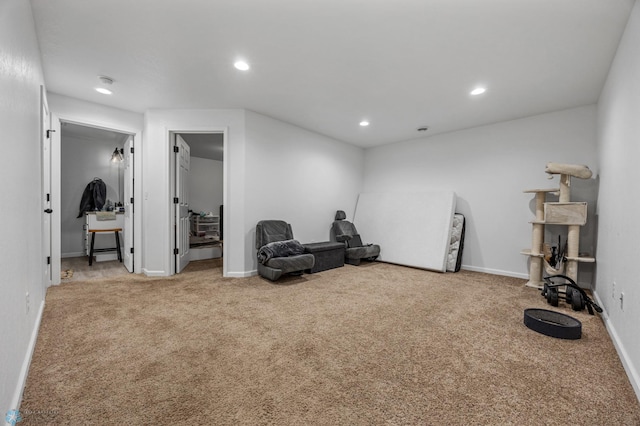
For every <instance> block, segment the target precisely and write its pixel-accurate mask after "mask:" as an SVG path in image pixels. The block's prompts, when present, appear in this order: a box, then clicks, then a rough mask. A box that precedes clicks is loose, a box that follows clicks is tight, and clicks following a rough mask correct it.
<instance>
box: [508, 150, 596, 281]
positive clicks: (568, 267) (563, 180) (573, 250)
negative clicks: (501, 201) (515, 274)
mask: <svg viewBox="0 0 640 426" xmlns="http://www.w3.org/2000/svg"><path fill="white" fill-rule="evenodd" d="M545 172H546V173H548V174H550V175H556V174H559V175H560V187H559V188H553V189H528V190H525V191H524V192H525V193H535V194H536V218H535V220H533V221H532V222H531V224H532V227H533V232H532V239H531V249H525V250H523V251H522V252H521V253H522V254H524V255H526V256H529V257H530V258H531V261H530V264H529V281H528V282H527V284H526V285H527V286H529V287H535V288H542V287H543V284H544V283H543V280H542V274H543V270H545V269H546V270H547V271H548V272H549V271H555V273H557V274H561V273H563V272H564V275H566V276H568V277H569V278H571V279H572V280H573V281H575V282H577V280H578V263H579V262H595V258H593V257H588V256H580V253H579V247H580V227H581V226H583V225H585V224H586V223H587V203H585V202H572V201H571V178H572V177H576V178H580V179H589V178H591V176H592V173H591V170H589V168H588V167H587V166H583V165H577V164H560V163H548V164H547V166H546V168H545ZM549 193H551V194H554V195H558V201H557V202H547V201H546V196H547V194H549ZM545 225H566V226H567V227H568V236H567V251H566V254H565V256H564V259H562V260H563V261H564V264H563V268H564V271H563V270H562V269H558V270H554V269H553V268H552V267H551V266H550V265H549V264H548V263H547V262H546V261H545V258H544V251H543V245H544V230H545ZM558 250H560V247H558Z"/></svg>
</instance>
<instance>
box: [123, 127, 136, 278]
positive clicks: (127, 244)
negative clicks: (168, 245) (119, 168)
mask: <svg viewBox="0 0 640 426" xmlns="http://www.w3.org/2000/svg"><path fill="white" fill-rule="evenodd" d="M123 156H124V161H123V164H124V177H123V181H124V188H123V190H124V200H123V203H124V244H123V246H124V247H123V251H124V253H123V256H122V261H123V263H124V267H125V268H127V271H129V272H133V234H134V231H135V230H134V228H133V212H134V204H133V201H134V196H133V176H134V170H133V164H134V163H133V136H129V139H127V142H125V144H124V152H123Z"/></svg>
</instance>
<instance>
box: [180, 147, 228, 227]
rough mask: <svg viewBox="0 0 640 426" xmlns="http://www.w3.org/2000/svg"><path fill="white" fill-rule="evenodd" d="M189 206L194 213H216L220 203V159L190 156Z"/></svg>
mask: <svg viewBox="0 0 640 426" xmlns="http://www.w3.org/2000/svg"><path fill="white" fill-rule="evenodd" d="M190 165H191V169H190V170H189V208H190V209H191V210H193V211H194V212H195V213H200V212H213V214H214V215H218V214H219V212H220V206H221V205H222V195H223V189H224V187H223V183H224V181H223V178H224V170H223V163H222V161H216V160H210V159H208V158H199V157H191V164H190Z"/></svg>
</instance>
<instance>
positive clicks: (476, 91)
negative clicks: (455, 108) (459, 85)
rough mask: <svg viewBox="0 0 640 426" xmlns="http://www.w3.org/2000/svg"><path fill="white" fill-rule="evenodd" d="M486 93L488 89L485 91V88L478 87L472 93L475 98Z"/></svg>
mask: <svg viewBox="0 0 640 426" xmlns="http://www.w3.org/2000/svg"><path fill="white" fill-rule="evenodd" d="M486 91H487V89H485V88H484V87H477V88H475V89H473V90H472V91H471V94H472V95H473V96H477V95H482V94H483V93H484V92H486Z"/></svg>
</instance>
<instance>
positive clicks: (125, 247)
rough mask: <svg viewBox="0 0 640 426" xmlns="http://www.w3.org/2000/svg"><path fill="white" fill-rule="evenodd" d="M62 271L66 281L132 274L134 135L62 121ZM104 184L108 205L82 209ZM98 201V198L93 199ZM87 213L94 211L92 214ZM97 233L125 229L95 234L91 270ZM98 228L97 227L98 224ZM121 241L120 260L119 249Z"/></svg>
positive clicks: (62, 276)
mask: <svg viewBox="0 0 640 426" xmlns="http://www.w3.org/2000/svg"><path fill="white" fill-rule="evenodd" d="M60 130H61V133H60V257H61V259H60V269H61V274H60V275H61V280H62V281H63V282H67V281H76V280H86V279H92V278H101V277H112V276H117V275H122V274H127V273H129V272H133V270H134V265H133V251H132V247H133V234H134V229H133V206H132V205H131V201H132V200H133V149H132V147H133V138H134V137H133V135H132V134H129V133H123V132H119V131H115V130H110V129H104V128H98V127H92V126H87V125H83V124H78V123H72V122H65V121H61V122H60ZM97 183H100V185H102V184H104V188H105V189H106V195H105V196H104V200H102V201H103V202H104V205H103V206H102V207H101V208H100V209H99V210H100V211H99V212H96V206H95V205H92V206H91V207H87V205H86V204H84V205H81V204H83V203H82V201H83V198H84V196H85V194H87V193H88V192H87V191H89V192H91V191H90V188H92V187H93V186H91V185H92V184H93V185H96V184H97ZM91 200H92V201H93V197H91ZM86 210H92V211H91V212H87V211H86ZM89 224H91V227H92V228H105V229H117V228H119V229H122V232H118V233H117V234H116V233H115V232H100V233H95V246H94V249H98V250H100V249H103V250H101V251H96V253H95V254H94V261H93V262H92V264H91V265H89V261H88V260H89V258H88V255H89V250H90V244H91V238H92V235H90V233H89V232H88V229H89V227H90V225H89ZM96 224H97V225H96ZM116 235H117V238H118V240H119V241H118V242H119V245H120V248H121V260H122V262H121V261H120V260H119V259H118V255H117V253H116V251H106V250H107V249H109V248H114V247H115V246H116V243H115V242H114V238H115V237H116Z"/></svg>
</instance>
